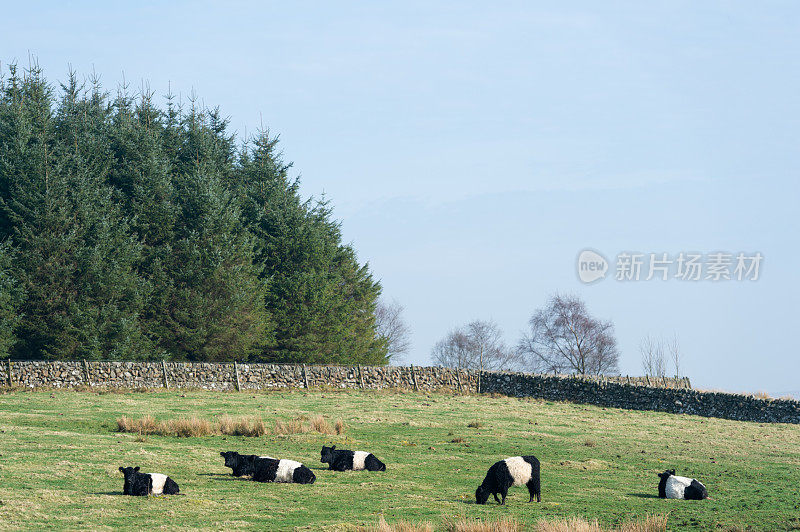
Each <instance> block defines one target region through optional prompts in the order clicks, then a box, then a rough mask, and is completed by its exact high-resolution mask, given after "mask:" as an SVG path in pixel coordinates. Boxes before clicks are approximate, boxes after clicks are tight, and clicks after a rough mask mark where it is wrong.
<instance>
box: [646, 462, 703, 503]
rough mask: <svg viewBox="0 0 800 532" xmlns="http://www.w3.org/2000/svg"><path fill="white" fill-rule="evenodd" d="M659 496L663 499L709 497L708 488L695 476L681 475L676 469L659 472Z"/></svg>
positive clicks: (699, 498) (699, 499)
mask: <svg viewBox="0 0 800 532" xmlns="http://www.w3.org/2000/svg"><path fill="white" fill-rule="evenodd" d="M658 476H659V477H661V480H660V481H659V483H658V496H659V497H661V498H662V499H689V500H695V501H701V500H703V499H708V490H707V489H706V487H705V486H703V484H702V483H700V481H698V480H697V479H694V478H687V477H679V476H677V475H675V470H674V469H667V470H666V471H664V472H663V473H659V474H658Z"/></svg>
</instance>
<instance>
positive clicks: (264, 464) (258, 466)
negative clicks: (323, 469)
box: [253, 458, 317, 484]
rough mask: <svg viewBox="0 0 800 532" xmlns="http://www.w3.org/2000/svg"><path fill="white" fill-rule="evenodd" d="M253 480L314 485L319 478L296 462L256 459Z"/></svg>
mask: <svg viewBox="0 0 800 532" xmlns="http://www.w3.org/2000/svg"><path fill="white" fill-rule="evenodd" d="M253 480H255V481H256V482H294V483H295V484H313V483H314V481H315V480H317V477H316V475H314V472H313V471H311V469H309V468H308V467H306V466H304V465H303V464H301V463H300V462H295V461H294V460H278V459H275V458H256V459H255V460H254V461H253Z"/></svg>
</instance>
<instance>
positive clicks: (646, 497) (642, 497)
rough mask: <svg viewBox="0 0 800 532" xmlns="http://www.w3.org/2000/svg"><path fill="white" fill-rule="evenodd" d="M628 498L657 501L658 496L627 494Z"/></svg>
mask: <svg viewBox="0 0 800 532" xmlns="http://www.w3.org/2000/svg"><path fill="white" fill-rule="evenodd" d="M628 496H629V497H639V498H640V499H658V495H653V494H652V493H628Z"/></svg>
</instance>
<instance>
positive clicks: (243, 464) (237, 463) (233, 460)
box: [219, 451, 272, 477]
mask: <svg viewBox="0 0 800 532" xmlns="http://www.w3.org/2000/svg"><path fill="white" fill-rule="evenodd" d="M219 455H220V456H221V457H223V458H224V459H225V467H230V468H231V469H233V473H232V474H233V476H235V477H242V476H244V475H252V474H253V463H254V462H255V460H256V458H272V457H271V456H257V455H255V454H239V453H237V452H236V451H225V452H220V453H219Z"/></svg>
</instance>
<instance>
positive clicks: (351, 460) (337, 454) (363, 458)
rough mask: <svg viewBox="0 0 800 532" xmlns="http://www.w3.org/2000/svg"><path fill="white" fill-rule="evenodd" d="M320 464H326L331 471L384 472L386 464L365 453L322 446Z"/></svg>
mask: <svg viewBox="0 0 800 532" xmlns="http://www.w3.org/2000/svg"><path fill="white" fill-rule="evenodd" d="M320 462H322V463H323V464H328V469H330V470H333V471H350V470H352V471H363V470H365V469H366V470H367V471H386V464H384V463H383V462H381V461H380V460H378V459H377V458H375V455H374V454H372V453H368V452H365V451H347V450H345V449H337V448H336V446H335V445H334V446H332V447H325V446H324V445H323V446H322V454H321V456H320Z"/></svg>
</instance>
